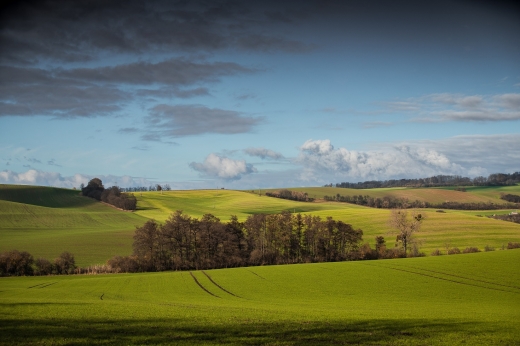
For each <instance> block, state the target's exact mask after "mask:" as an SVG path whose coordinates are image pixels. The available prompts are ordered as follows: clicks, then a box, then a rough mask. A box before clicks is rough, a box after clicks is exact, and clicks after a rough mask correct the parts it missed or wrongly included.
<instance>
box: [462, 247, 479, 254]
mask: <svg viewBox="0 0 520 346" xmlns="http://www.w3.org/2000/svg"><path fill="white" fill-rule="evenodd" d="M474 252H480V250H479V249H478V248H476V247H474V246H470V247H467V248H465V249H464V250H463V251H462V253H474Z"/></svg>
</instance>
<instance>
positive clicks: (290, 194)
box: [265, 189, 314, 202]
mask: <svg viewBox="0 0 520 346" xmlns="http://www.w3.org/2000/svg"><path fill="white" fill-rule="evenodd" d="M265 195H266V196H269V197H276V198H282V199H289V200H291V201H300V202H313V201H314V198H311V197H309V195H308V194H307V192H297V191H291V190H287V189H283V190H279V191H273V192H266V193H265Z"/></svg>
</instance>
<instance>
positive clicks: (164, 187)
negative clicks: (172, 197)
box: [120, 184, 172, 192]
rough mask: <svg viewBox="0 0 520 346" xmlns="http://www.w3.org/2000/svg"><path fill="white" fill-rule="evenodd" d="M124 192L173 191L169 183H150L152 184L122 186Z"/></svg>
mask: <svg viewBox="0 0 520 346" xmlns="http://www.w3.org/2000/svg"><path fill="white" fill-rule="evenodd" d="M120 189H121V191H122V192H145V191H171V189H172V188H171V187H170V185H169V184H164V185H159V184H155V185H150V186H134V187H120Z"/></svg>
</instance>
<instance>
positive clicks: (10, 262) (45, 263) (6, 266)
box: [0, 250, 76, 276]
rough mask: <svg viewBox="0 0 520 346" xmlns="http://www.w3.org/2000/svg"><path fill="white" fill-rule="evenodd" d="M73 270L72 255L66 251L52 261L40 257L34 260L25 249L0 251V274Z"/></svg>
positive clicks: (71, 272)
mask: <svg viewBox="0 0 520 346" xmlns="http://www.w3.org/2000/svg"><path fill="white" fill-rule="evenodd" d="M75 270H76V261H75V259H74V255H73V254H71V253H70V252H67V251H65V252H63V253H62V254H61V255H60V256H59V257H57V258H56V259H54V261H52V262H51V261H49V260H48V259H46V258H41V257H40V258H38V259H36V260H35V259H34V257H33V256H32V255H31V254H30V253H28V252H27V251H18V250H12V251H6V252H3V253H0V276H29V275H51V274H54V275H67V274H73V273H75Z"/></svg>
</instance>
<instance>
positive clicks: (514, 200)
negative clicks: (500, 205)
mask: <svg viewBox="0 0 520 346" xmlns="http://www.w3.org/2000/svg"><path fill="white" fill-rule="evenodd" d="M500 198H501V199H503V200H504V201H508V202H512V203H520V196H518V195H512V194H510V193H508V194H505V193H502V194H501V196H500Z"/></svg>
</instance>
